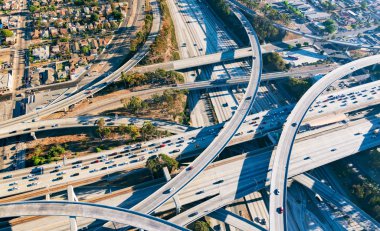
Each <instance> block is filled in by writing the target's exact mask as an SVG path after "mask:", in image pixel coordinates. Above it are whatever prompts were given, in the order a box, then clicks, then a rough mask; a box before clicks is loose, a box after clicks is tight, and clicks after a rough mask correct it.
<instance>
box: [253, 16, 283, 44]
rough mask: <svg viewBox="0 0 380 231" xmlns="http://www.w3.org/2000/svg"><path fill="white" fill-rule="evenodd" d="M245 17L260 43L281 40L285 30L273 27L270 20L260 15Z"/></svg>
mask: <svg viewBox="0 0 380 231" xmlns="http://www.w3.org/2000/svg"><path fill="white" fill-rule="evenodd" d="M247 18H248V19H249V21H250V22H251V24H252V26H253V28H254V29H255V31H256V34H257V36H258V37H259V40H260V43H262V42H264V41H265V42H274V41H281V40H282V38H283V37H284V36H285V31H281V30H279V29H277V28H276V27H274V26H273V25H272V24H273V23H272V22H271V21H270V20H269V19H267V18H264V17H261V16H257V15H255V16H251V15H247Z"/></svg>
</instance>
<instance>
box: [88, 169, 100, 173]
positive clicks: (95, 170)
mask: <svg viewBox="0 0 380 231" xmlns="http://www.w3.org/2000/svg"><path fill="white" fill-rule="evenodd" d="M97 171H98V170H97V169H91V170H90V171H89V173H93V172H97Z"/></svg>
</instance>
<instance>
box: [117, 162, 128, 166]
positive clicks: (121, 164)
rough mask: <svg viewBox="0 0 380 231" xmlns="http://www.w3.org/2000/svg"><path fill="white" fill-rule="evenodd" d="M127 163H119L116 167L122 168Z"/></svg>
mask: <svg viewBox="0 0 380 231" xmlns="http://www.w3.org/2000/svg"><path fill="white" fill-rule="evenodd" d="M126 164H127V163H120V164H118V165H117V166H119V167H120V166H124V165H126Z"/></svg>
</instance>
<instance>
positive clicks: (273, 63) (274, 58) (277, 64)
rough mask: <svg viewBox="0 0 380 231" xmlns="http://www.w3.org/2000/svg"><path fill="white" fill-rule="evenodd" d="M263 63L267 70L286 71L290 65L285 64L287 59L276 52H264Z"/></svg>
mask: <svg viewBox="0 0 380 231" xmlns="http://www.w3.org/2000/svg"><path fill="white" fill-rule="evenodd" d="M263 65H264V68H265V69H266V70H267V71H285V70H287V69H289V65H287V64H285V61H284V60H283V59H282V57H281V56H280V55H279V54H278V53H276V52H274V53H267V54H263Z"/></svg>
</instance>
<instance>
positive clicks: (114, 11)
mask: <svg viewBox="0 0 380 231" xmlns="http://www.w3.org/2000/svg"><path fill="white" fill-rule="evenodd" d="M112 15H113V17H114V18H115V19H116V20H120V19H122V18H123V15H122V14H121V12H120V11H119V10H113V11H112Z"/></svg>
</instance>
